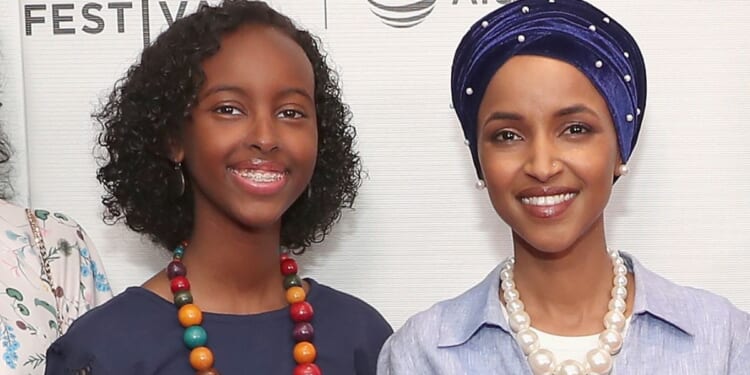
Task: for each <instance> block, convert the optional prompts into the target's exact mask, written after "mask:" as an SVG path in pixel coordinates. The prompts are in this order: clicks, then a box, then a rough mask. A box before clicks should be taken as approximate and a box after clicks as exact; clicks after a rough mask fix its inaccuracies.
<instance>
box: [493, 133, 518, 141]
mask: <svg viewBox="0 0 750 375" xmlns="http://www.w3.org/2000/svg"><path fill="white" fill-rule="evenodd" d="M521 139H522V138H521V136H520V135H518V134H516V133H514V132H512V131H510V130H501V131H499V132H497V134H495V140H497V141H500V142H513V141H520V140H521Z"/></svg>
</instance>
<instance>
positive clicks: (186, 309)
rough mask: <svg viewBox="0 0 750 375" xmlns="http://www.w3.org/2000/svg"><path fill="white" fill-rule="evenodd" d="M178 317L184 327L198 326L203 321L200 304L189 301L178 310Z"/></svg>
mask: <svg viewBox="0 0 750 375" xmlns="http://www.w3.org/2000/svg"><path fill="white" fill-rule="evenodd" d="M177 318H178V319H179V320H180V324H182V326H183V327H190V326H197V325H199V324H201V322H203V313H202V312H201V309H199V308H198V306H196V305H194V304H192V303H188V304H187V305H185V306H182V307H180V311H178V312H177Z"/></svg>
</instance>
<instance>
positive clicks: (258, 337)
mask: <svg viewBox="0 0 750 375" xmlns="http://www.w3.org/2000/svg"><path fill="white" fill-rule="evenodd" d="M307 281H308V282H309V284H310V291H309V293H308V296H307V300H308V301H309V302H310V304H312V306H313V309H314V311H315V315H314V317H313V320H312V324H313V327H314V328H315V338H314V340H313V343H314V344H315V347H316V349H317V353H318V355H317V359H316V360H315V363H316V364H317V365H318V366H319V367H320V369H321V371H322V373H323V374H324V375H353V374H356V375H374V374H375V365H376V362H377V357H378V353H379V351H380V348H381V346H382V345H383V343H384V342H385V340H386V339H387V338H388V336H390V334H391V333H392V332H393V330H392V329H391V326H390V325H389V324H388V323H387V322H386V321H385V319H383V317H382V316H381V315H380V314H379V313H378V312H377V311H376V310H375V309H374V308H372V307H371V306H369V305H368V304H366V303H365V302H363V301H361V300H359V299H357V298H355V297H352V296H350V295H348V294H345V293H342V292H339V291H336V290H334V289H332V288H330V287H327V286H325V285H321V284H318V283H317V282H315V281H314V280H311V279H307ZM198 303H200V302H199V301H198ZM202 325H203V327H204V328H205V329H206V332H207V333H208V344H207V346H208V347H209V348H210V349H211V351H212V352H213V353H214V356H215V365H214V367H215V368H216V369H217V370H218V371H219V372H221V373H222V374H224V375H235V374H264V375H266V374H279V375H291V374H292V373H293V371H294V367H295V362H294V358H293V356H292V350H293V347H294V344H295V341H294V339H293V338H292V329H293V327H294V324H293V322H292V320H291V318H290V316H289V309H288V308H286V307H285V308H283V309H279V310H275V311H270V312H266V313H261V314H254V315H227V314H214V313H204V314H203V324H202ZM183 332H184V328H183V327H182V326H181V325H180V323H179V321H178V320H177V308H176V307H175V306H174V305H173V304H172V303H170V302H168V301H166V300H164V299H163V298H161V297H159V296H158V295H156V294H154V293H152V292H150V291H148V290H146V289H144V288H139V287H131V288H128V289H127V290H125V291H124V292H123V293H121V294H119V295H118V296H116V297H115V298H114V299H112V300H110V301H109V302H107V303H105V304H104V305H102V306H99V307H97V308H95V309H93V310H91V311H90V312H89V313H87V314H85V315H84V316H82V317H81V318H79V319H78V320H77V321H75V322H74V323H73V325H72V326H71V327H70V329H69V330H68V332H67V333H66V334H65V335H63V336H62V337H61V338H59V339H58V340H57V341H56V342H55V343H53V344H52V346H51V347H50V348H49V350H48V351H47V369H46V371H45V374H46V375H55V374H69V373H71V372H70V371H71V370H73V373H77V372H75V370H83V371H82V372H81V373H84V374H93V375H101V374H126V375H133V374H139V375H147V374H170V375H172V374H177V375H179V374H193V373H195V370H193V369H192V367H191V366H190V363H189V360H188V357H189V349H188V348H187V347H186V346H185V344H184V343H183V341H182V335H183Z"/></svg>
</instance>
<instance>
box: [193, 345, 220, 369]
mask: <svg viewBox="0 0 750 375" xmlns="http://www.w3.org/2000/svg"><path fill="white" fill-rule="evenodd" d="M190 365H191V366H193V368H194V369H196V370H197V371H206V370H210V369H211V367H213V366H214V353H211V349H209V348H207V347H205V346H199V347H197V348H195V349H193V350H192V351H190Z"/></svg>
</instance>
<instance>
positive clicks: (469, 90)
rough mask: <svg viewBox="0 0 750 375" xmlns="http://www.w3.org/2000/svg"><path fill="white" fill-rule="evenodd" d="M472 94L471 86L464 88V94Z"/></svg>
mask: <svg viewBox="0 0 750 375" xmlns="http://www.w3.org/2000/svg"><path fill="white" fill-rule="evenodd" d="M473 94H474V89H472V88H471V87H467V88H466V95H469V96H471V95H473Z"/></svg>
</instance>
